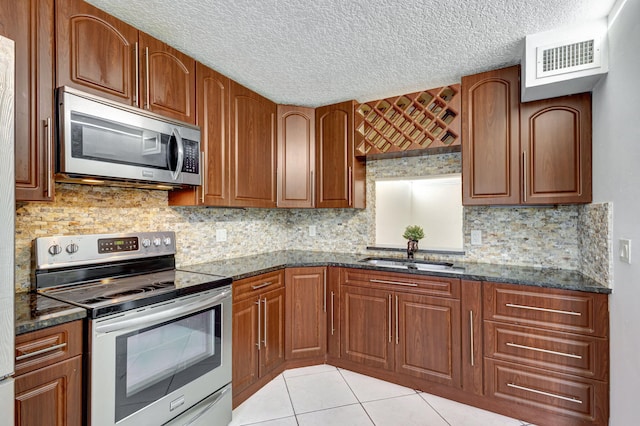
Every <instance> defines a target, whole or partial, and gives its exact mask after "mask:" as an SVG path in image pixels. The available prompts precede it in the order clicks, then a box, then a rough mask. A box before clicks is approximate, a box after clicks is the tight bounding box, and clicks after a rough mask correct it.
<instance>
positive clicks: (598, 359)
mask: <svg viewBox="0 0 640 426" xmlns="http://www.w3.org/2000/svg"><path fill="white" fill-rule="evenodd" d="M484 327H485V328H484V332H485V337H484V354H485V356H488V357H491V358H495V359H500V360H503V361H511V362H517V363H519V364H526V365H529V366H532V367H539V368H544V369H549V370H553V371H557V372H560V373H568V374H577V375H580V376H584V377H588V378H592V379H597V380H607V379H608V373H609V342H608V340H607V339H603V338H599V337H589V336H581V335H578V334H568V333H562V332H558V331H549V330H541V329H536V328H531V327H520V326H514V325H507V324H500V323H494V322H491V321H485V323H484Z"/></svg>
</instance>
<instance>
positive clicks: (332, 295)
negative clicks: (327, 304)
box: [331, 291, 336, 336]
mask: <svg viewBox="0 0 640 426" xmlns="http://www.w3.org/2000/svg"><path fill="white" fill-rule="evenodd" d="M334 296H335V293H334V292H333V291H332V292H331V335H332V336H333V333H334V332H335V331H336V328H335V326H334V325H333V297H334Z"/></svg>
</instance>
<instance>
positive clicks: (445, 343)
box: [393, 293, 461, 387]
mask: <svg viewBox="0 0 640 426" xmlns="http://www.w3.org/2000/svg"><path fill="white" fill-rule="evenodd" d="M394 299H395V308H394V312H395V320H394V323H395V327H396V330H395V332H394V333H393V334H394V336H395V344H396V354H395V355H396V361H395V369H396V372H398V373H402V374H407V375H410V376H415V377H420V378H423V379H427V380H429V381H432V382H438V383H443V384H446V385H449V386H453V387H460V385H461V382H460V302H459V301H458V300H454V299H444V298H439V297H430V296H421V295H417V294H409V293H396V294H395V295H394Z"/></svg>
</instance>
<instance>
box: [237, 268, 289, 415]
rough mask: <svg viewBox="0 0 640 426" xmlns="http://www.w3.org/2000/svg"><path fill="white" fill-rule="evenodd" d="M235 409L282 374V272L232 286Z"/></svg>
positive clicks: (283, 304) (283, 291)
mask: <svg viewBox="0 0 640 426" xmlns="http://www.w3.org/2000/svg"><path fill="white" fill-rule="evenodd" d="M233 297H234V302H233V326H232V329H233V332H232V334H233V338H232V345H233V362H232V382H233V406H234V407H235V406H238V405H239V404H240V403H242V401H244V400H245V399H246V398H248V397H249V396H251V394H252V393H253V392H255V391H256V390H258V389H259V388H260V387H262V386H263V385H265V384H266V383H267V382H268V381H269V380H271V379H272V378H273V377H275V375H277V374H279V373H280V372H281V371H282V367H283V362H284V312H285V289H284V280H283V273H282V271H279V272H276V273H271V274H263V275H259V276H257V277H252V278H247V279H245V280H240V281H237V282H235V283H234V284H233Z"/></svg>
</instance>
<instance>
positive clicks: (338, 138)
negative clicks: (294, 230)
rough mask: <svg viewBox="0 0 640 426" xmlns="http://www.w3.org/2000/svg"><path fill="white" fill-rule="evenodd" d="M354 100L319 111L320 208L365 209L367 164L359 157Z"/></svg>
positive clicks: (318, 182) (318, 167)
mask: <svg viewBox="0 0 640 426" xmlns="http://www.w3.org/2000/svg"><path fill="white" fill-rule="evenodd" d="M354 107H355V102H354V101H347V102H341V103H339V104H333V105H328V106H323V107H319V108H317V109H316V164H317V166H316V197H315V198H316V207H318V208H325V207H354V208H364V207H365V180H366V166H365V163H364V162H362V161H359V160H357V159H356V158H355V151H354V140H353V137H354V133H353V132H354Z"/></svg>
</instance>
